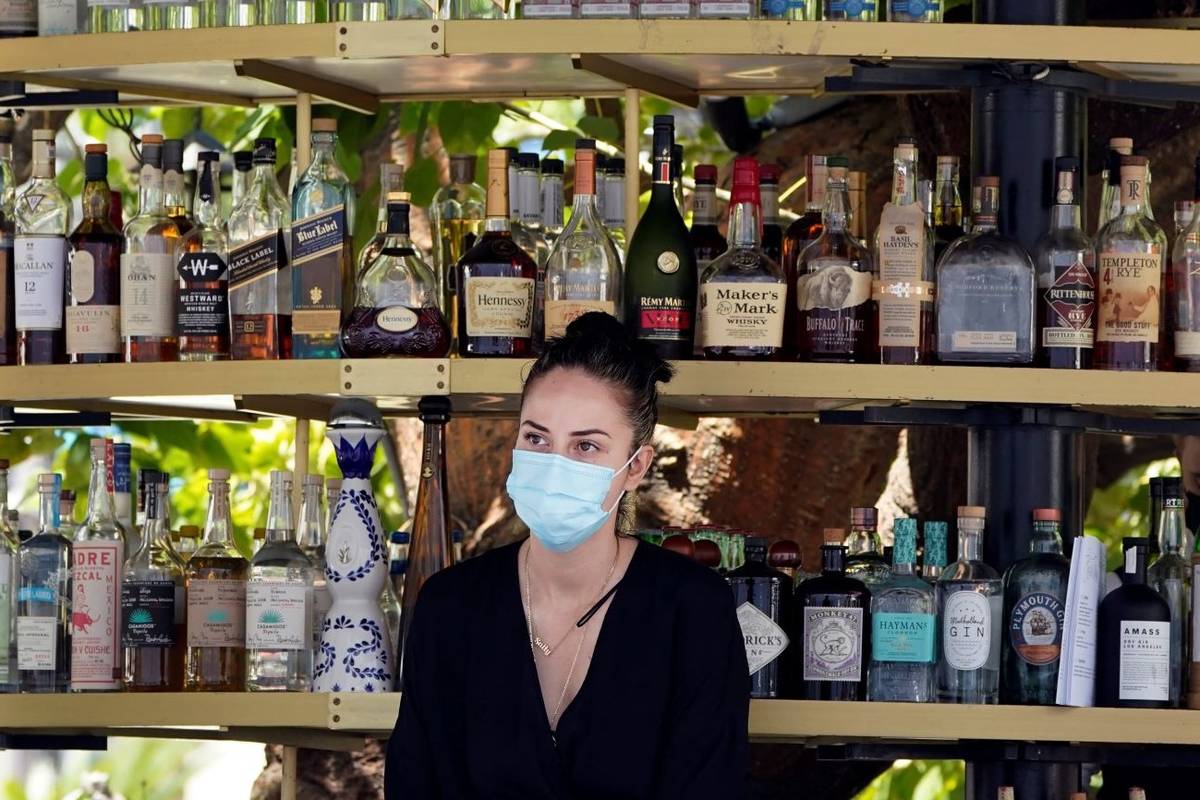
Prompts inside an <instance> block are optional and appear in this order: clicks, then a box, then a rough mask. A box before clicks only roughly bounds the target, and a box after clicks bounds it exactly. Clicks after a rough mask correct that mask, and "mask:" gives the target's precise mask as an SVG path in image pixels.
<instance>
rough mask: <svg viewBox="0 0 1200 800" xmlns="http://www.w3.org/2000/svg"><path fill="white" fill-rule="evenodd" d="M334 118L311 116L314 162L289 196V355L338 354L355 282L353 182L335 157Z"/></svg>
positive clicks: (323, 356) (301, 356)
mask: <svg viewBox="0 0 1200 800" xmlns="http://www.w3.org/2000/svg"><path fill="white" fill-rule="evenodd" d="M336 145H337V121H336V120H332V119H314V120H313V121H312V163H310V164H309V165H308V168H307V169H305V170H304V174H303V175H301V176H300V179H299V180H298V181H297V182H296V190H295V193H294V194H293V195H292V220H293V222H292V357H293V358H337V357H338V356H339V355H341V354H340V352H339V350H338V340H339V337H340V335H341V329H342V306H343V298H344V296H345V295H346V294H347V293H348V292H350V291H351V287H352V286H353V279H354V275H353V264H354V257H353V253H352V251H353V243H352V240H351V232H352V231H353V230H354V187H353V186H352V185H351V183H350V180H349V178H347V177H346V173H345V172H344V171H342V168H341V166H339V165H338V163H337V159H336V158H335V157H334V147H335V146H336Z"/></svg>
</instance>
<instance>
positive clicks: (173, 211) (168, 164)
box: [162, 139, 199, 236]
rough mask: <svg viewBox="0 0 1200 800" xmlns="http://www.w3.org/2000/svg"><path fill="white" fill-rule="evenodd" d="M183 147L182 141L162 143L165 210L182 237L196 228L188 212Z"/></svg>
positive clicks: (167, 140)
mask: <svg viewBox="0 0 1200 800" xmlns="http://www.w3.org/2000/svg"><path fill="white" fill-rule="evenodd" d="M183 145H184V142H183V140H182V139H163V143H162V174H163V209H164V210H165V211H166V212H167V216H168V217H170V218H171V219H172V220H173V221H174V222H175V226H176V227H177V228H179V234H180V236H185V235H187V233H188V232H189V231H190V230H191V229H192V228H193V227H195V223H194V222H193V221H192V218H191V216H190V213H189V211H188V207H189V201H190V200H191V198H190V197H188V195H187V181H186V179H185V178H184V177H183ZM197 169H199V164H197Z"/></svg>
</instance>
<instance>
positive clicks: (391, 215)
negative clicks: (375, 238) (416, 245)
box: [387, 192, 411, 235]
mask: <svg viewBox="0 0 1200 800" xmlns="http://www.w3.org/2000/svg"><path fill="white" fill-rule="evenodd" d="M410 198H411V195H409V193H408V192H388V196H387V232H388V233H397V234H405V235H407V234H408V230H409V228H408V211H409V208H410V205H409V203H410Z"/></svg>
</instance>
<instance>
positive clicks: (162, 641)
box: [121, 469, 187, 692]
mask: <svg viewBox="0 0 1200 800" xmlns="http://www.w3.org/2000/svg"><path fill="white" fill-rule="evenodd" d="M138 475H139V481H144V484H145V490H144V496H145V507H146V522H145V524H144V525H143V526H142V528H141V531H140V535H139V536H138V539H137V542H136V546H135V545H134V544H133V543H132V539H131V544H130V551H131V552H130V555H129V558H128V559H127V560H126V562H125V570H124V574H123V575H122V581H121V646H122V648H124V651H125V657H124V680H125V690H126V691H139V692H178V691H181V690H182V689H183V667H184V657H185V654H186V643H187V628H186V622H187V603H186V602H185V597H184V569H185V564H184V560H183V558H181V557H180V555H179V554H178V553H177V552H176V551H175V548H174V546H173V545H172V543H171V531H170V522H169V521H168V520H167V504H166V495H167V484H166V481H165V477H166V476H165V475H164V474H163V473H161V472H158V471H157V470H149V469H143V470H139V472H138Z"/></svg>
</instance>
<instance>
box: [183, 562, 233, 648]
mask: <svg viewBox="0 0 1200 800" xmlns="http://www.w3.org/2000/svg"><path fill="white" fill-rule="evenodd" d="M187 606H188V608H187V639H188V647H245V646H246V583H245V582H244V581H230V580H219V579H218V580H190V581H188V587H187Z"/></svg>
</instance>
